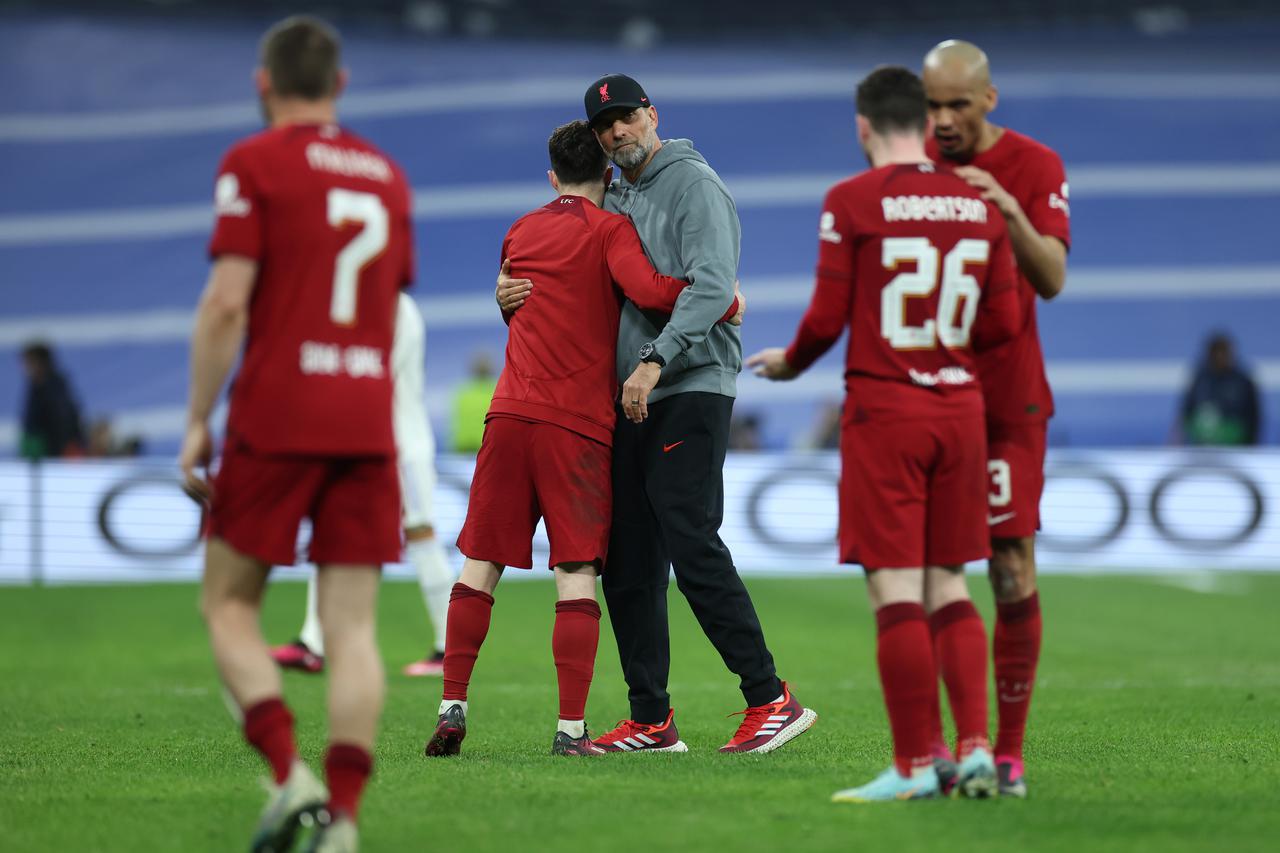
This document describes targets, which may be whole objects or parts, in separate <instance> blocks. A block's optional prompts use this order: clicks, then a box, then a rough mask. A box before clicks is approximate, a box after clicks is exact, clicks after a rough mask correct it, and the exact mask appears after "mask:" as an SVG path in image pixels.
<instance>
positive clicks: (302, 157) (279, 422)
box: [209, 125, 413, 456]
mask: <svg viewBox="0 0 1280 853" xmlns="http://www.w3.org/2000/svg"><path fill="white" fill-rule="evenodd" d="M214 197H215V205H216V214H217V222H216V224H215V226H214V232H213V239H212V240H211V241H210V243H209V254H210V255H211V256H212V257H215V258H216V257H217V256H219V255H242V256H244V257H247V258H252V259H254V260H256V261H257V262H258V264H259V266H258V280H257V283H256V284H255V286H254V291H253V300H252V302H251V304H250V307H249V329H248V337H247V339H246V342H245V350H244V355H243V358H242V360H241V365H240V371H239V373H237V375H236V377H235V380H234V382H233V384H232V390H231V413H230V416H229V419H228V422H227V434H228V437H233V438H236V439H238V440H241V441H244V442H246V443H247V444H248V445H249V446H251V447H253V448H254V449H256V450H259V451H262V452H267V453H306V454H318V455H328V456H357V455H384V454H393V453H394V452H395V442H394V440H393V438H392V428H391V369H390V363H389V359H390V353H391V339H392V332H393V330H394V327H395V315H396V299H397V294H398V293H399V290H400V288H401V287H403V286H405V285H407V284H408V283H409V282H410V281H411V280H412V278H413V235H412V226H411V223H410V218H409V217H410V199H409V187H408V184H407V183H406V181H405V179H404V175H403V173H402V172H401V171H400V169H399V167H397V166H396V165H395V164H394V163H393V162H392V161H391V159H390V158H388V157H387V156H386V155H385V154H383V153H382V152H380V151H379V150H378V149H377V148H375V147H373V146H372V145H370V144H369V143H368V142H365V141H364V140H362V139H360V138H359V137H357V136H355V135H354V134H351V133H349V132H347V131H345V130H343V129H341V128H339V127H336V126H332V125H289V126H285V127H280V128H275V129H271V130H267V131H265V132H263V133H259V134H257V135H255V136H251V137H249V138H248V139H245V140H242V141H241V142H239V143H237V144H236V145H235V146H233V147H232V148H231V150H230V151H229V152H228V153H227V155H226V157H225V158H224V159H223V161H222V166H221V168H219V170H218V179H217V184H216V187H215V192H214Z"/></svg>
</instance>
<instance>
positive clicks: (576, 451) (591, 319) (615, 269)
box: [426, 121, 738, 756]
mask: <svg viewBox="0 0 1280 853" xmlns="http://www.w3.org/2000/svg"><path fill="white" fill-rule="evenodd" d="M547 147H548V153H549V154H550V158H551V171H550V172H548V173H547V174H548V178H549V179H550V181H551V186H552V187H553V188H555V190H556V192H557V193H559V197H558V198H556V199H555V200H554V201H552V202H551V203H550V204H547V205H546V206H545V207H542V208H539V209H538V210H535V211H533V212H531V213H528V214H526V215H525V216H523V217H521V218H520V219H519V220H517V221H516V223H515V224H514V225H512V226H511V229H510V230H509V231H508V232H507V236H506V239H505V240H504V241H503V245H502V257H503V258H504V259H505V260H504V264H503V266H504V269H507V264H508V263H509V265H510V266H509V269H510V271H511V274H512V275H519V276H525V277H529V278H536V279H537V281H538V290H537V291H536V292H535V293H533V294H532V295H530V296H529V298H528V299H527V300H526V301H525V303H524V305H523V307H521V308H520V310H519V312H518V313H506V314H504V317H505V319H506V320H507V323H508V324H509V326H510V331H509V333H508V337H507V354H506V365H505V367H504V368H503V370H502V375H501V376H499V378H498V387H497V388H496V389H495V391H494V394H493V401H492V403H491V404H490V406H489V413H488V415H487V416H486V418H485V421H486V425H485V433H484V440H483V442H482V444H481V445H480V453H479V455H478V456H477V458H476V470H475V475H474V476H473V478H472V481H471V497H470V501H469V502H468V505H467V519H466V522H465V523H464V525H463V528H462V533H461V534H460V535H459V536H458V548H459V550H461V551H462V553H463V554H464V555H465V557H466V562H465V563H464V564H463V568H462V574H461V576H460V577H459V578H458V582H457V584H455V585H454V587H453V594H452V596H451V600H450V603H449V617H448V620H447V624H448V628H447V629H446V637H445V652H444V696H443V698H442V700H441V703H440V717H439V721H438V723H437V725H436V730H435V732H434V733H433V734H432V736H431V739H430V740H429V741H428V742H427V746H426V754H427V755H429V756H441V755H456V754H457V753H458V751H459V749H460V747H461V744H462V740H463V738H464V737H465V736H466V712H467V687H468V684H469V683H470V681H471V672H472V669H473V667H474V666H475V662H476V657H477V655H478V654H479V651H480V646H481V644H482V643H483V642H484V639H485V636H486V634H487V633H488V631H489V619H490V615H491V613H492V608H493V592H494V589H495V588H496V587H497V584H498V581H499V579H500V578H501V577H502V571H503V569H504V568H505V567H506V566H518V567H520V568H526V569H528V568H532V566H533V552H532V540H533V533H534V529H535V528H536V527H537V524H538V520H539V518H544V519H545V520H546V526H547V537H548V539H550V542H551V558H550V566H551V568H552V569H553V570H554V572H555V580H556V593H557V598H558V601H557V603H556V619H555V627H554V629H553V631H552V636H551V648H552V654H553V656H554V658H555V664H556V677H557V681H558V683H559V688H560V719H559V723H558V725H557V727H556V733H555V737H554V739H553V741H552V748H551V751H552V753H553V754H556V755H599V754H603V753H604V752H605V750H603V749H601V748H600V747H598V746H596V745H595V744H593V743H592V742H591V737H590V736H589V735H588V734H587V731H586V724H585V722H584V714H585V711H586V705H587V693H588V691H589V690H590V687H591V678H592V675H593V671H594V667H595V657H596V646H597V644H598V642H599V638H600V606H599V605H598V604H597V603H596V586H595V585H596V576H597V575H598V573H599V571H600V569H601V567H602V566H603V564H604V561H605V556H606V551H607V548H608V543H609V519H610V515H611V510H612V485H611V483H610V470H611V462H612V446H613V428H614V421H615V414H614V401H615V399H616V398H617V394H618V380H617V374H616V372H615V367H614V364H615V355H616V353H615V349H616V345H617V340H618V322H619V318H620V316H621V311H622V298H623V295H625V296H626V297H627V298H629V299H631V301H633V302H635V303H636V304H637V305H640V306H641V307H643V308H649V309H653V310H658V311H664V312H667V313H670V312H671V311H672V309H673V308H674V307H675V302H676V297H677V296H678V295H679V294H680V291H681V290H682V289H683V288H684V287H685V285H686V283H685V282H683V281H681V280H679V279H675V278H670V277H668V276H664V275H660V274H659V273H657V272H655V271H654V269H653V266H652V264H650V263H649V260H648V258H647V257H646V256H645V253H644V247H643V246H642V245H641V243H640V237H639V235H637V234H636V230H635V227H634V226H632V224H631V222H630V221H629V220H627V218H626V217H623V216H619V215H618V214H614V213H606V212H605V211H604V210H602V209H601V208H600V204H601V203H602V202H603V200H604V191H605V186H606V185H607V184H608V177H609V176H608V174H607V166H608V161H607V159H606V156H605V153H604V150H603V149H602V148H601V147H600V144H599V143H598V142H597V141H596V138H595V135H594V134H593V133H592V132H591V129H590V128H589V127H588V126H587V124H586V122H582V121H575V122H571V123H569V124H566V125H563V126H561V127H559V128H556V130H555V132H554V133H552V134H551V138H550V140H549V141H548V145H547ZM737 311H738V300H737V299H735V300H734V304H733V305H731V306H730V308H729V313H727V314H726V315H725V317H724V318H722V319H733V318H734V317H735V315H736V313H737Z"/></svg>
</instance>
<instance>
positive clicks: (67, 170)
mask: <svg viewBox="0 0 1280 853" xmlns="http://www.w3.org/2000/svg"><path fill="white" fill-rule="evenodd" d="M2 22H3V26H2V27H0V79H3V80H5V81H7V83H8V85H5V86H4V87H2V88H0V174H2V175H3V180H2V182H0V186H3V192H2V193H0V453H3V454H11V453H13V452H14V445H15V436H16V425H15V422H16V419H17V417H18V415H19V410H20V398H21V395H22V389H23V382H22V379H21V375H20V370H19V364H18V360H17V357H16V354H17V350H18V348H19V346H20V344H21V343H22V342H23V341H24V340H26V339H27V338H29V337H32V336H36V335H44V336H47V337H48V338H49V339H51V340H52V341H53V342H54V344H55V345H56V346H57V347H58V350H59V352H60V355H61V359H62V361H63V363H64V364H65V366H66V368H67V369H68V372H69V373H70V374H71V376H72V378H73V381H74V384H75V387H76V389H77V391H78V393H79V395H80V396H81V397H82V399H83V401H84V404H85V409H86V413H87V414H89V415H91V416H96V415H104V414H105V415H111V416H112V417H113V418H114V419H115V420H116V422H117V426H118V428H119V429H120V430H121V431H122V432H130V431H142V432H144V433H145V434H146V436H147V439H148V448H149V449H150V450H151V451H153V452H163V453H168V452H171V451H172V450H173V448H174V447H175V446H176V437H177V435H178V431H179V429H180V426H181V417H182V404H183V402H184V399H185V390H186V370H187V364H186V342H185V336H186V331H187V328H188V326H189V318H190V311H191V309H192V307H193V306H194V304H195V301H196V298H197V296H198V293H199V290H200V288H201V286H202V284H203V281H204V276H205V273H206V270H207V261H206V259H205V256H204V243H205V240H206V236H207V229H208V224H209V221H210V212H209V211H210V204H209V201H208V199H209V197H210V193H211V186H212V180H213V175H214V170H215V167H216V164H217V162H218V159H219V156H220V154H221V153H222V152H223V150H224V149H226V147H227V146H228V145H229V144H231V142H232V141H234V140H235V139H236V138H238V137H239V136H241V135H244V134H246V133H249V132H252V131H253V130H255V129H256V127H257V124H258V119H257V116H256V106H255V104H254V103H253V97H252V90H251V86H250V79H249V72H250V69H251V67H252V65H253V64H254V59H255V50H256V43H257V39H258V36H259V34H260V32H261V29H262V22H261V21H257V20H254V21H245V22H238V21H235V20H225V19H223V20H212V21H209V20H184V19H170V20H163V19H157V18H102V17H92V16H83V15H47V14H46V15H32V14H26V15H19V14H12V13H11V14H7V15H6V16H5V17H4V18H3V19H2ZM346 35H347V46H346V51H347V52H346V56H347V62H348V64H349V66H350V67H351V69H352V72H353V77H352V85H351V88H350V90H349V93H348V96H347V97H346V98H345V100H344V110H345V123H346V124H348V125H349V126H350V127H352V128H353V129H355V130H356V131H357V132H360V133H363V134H365V135H367V136H368V137H370V138H371V139H373V140H374V141H376V142H377V144H379V145H380V146H382V147H383V148H384V149H385V150H387V151H388V152H389V153H391V154H392V155H393V156H394V157H396V158H397V159H398V160H399V161H400V162H401V163H402V164H403V165H404V167H405V169H406V171H407V172H408V175H409V176H410V179H411V181H412V183H413V184H414V186H415V188H416V190H417V191H418V192H417V207H418V213H419V217H418V225H417V234H416V236H417V245H418V251H419V259H420V263H419V267H420V270H419V271H420V276H419V283H418V285H417V288H416V291H415V294H416V296H417V297H418V298H419V299H420V300H421V302H422V304H423V308H424V313H425V316H426V320H427V325H428V374H427V375H428V384H429V386H430V389H431V390H430V397H429V400H430V404H431V408H432V414H433V419H434V420H435V422H436V425H437V428H438V430H439V431H440V432H442V433H447V414H448V411H447V409H448V398H449V392H450V388H451V387H452V386H453V385H454V383H456V381H457V380H459V379H460V378H461V377H462V376H463V375H464V373H465V370H466V365H467V361H468V358H469V356H470V355H471V354H472V353H474V352H477V351H481V350H488V351H490V352H492V353H493V354H495V355H500V352H501V346H502V342H503V332H504V327H503V326H502V324H501V322H500V321H499V320H498V318H497V315H496V312H495V310H494V308H493V306H492V301H491V294H492V286H493V279H494V273H495V270H496V267H497V264H498V248H499V244H500V240H501V237H502V235H503V233H504V231H505V229H506V227H507V225H508V224H509V223H510V221H511V220H512V219H514V218H515V217H516V216H517V215H519V213H521V212H523V211H524V210H526V209H528V208H530V207H533V206H536V205H537V204H539V203H540V201H541V200H542V199H545V198H549V192H550V191H549V189H547V188H546V185H545V181H544V178H543V172H544V170H545V147H544V143H545V139H546V136H547V134H548V132H549V131H550V129H551V128H552V127H553V126H555V125H556V124H559V123H561V122H563V121H566V120H568V119H571V118H576V117H577V116H578V115H579V113H580V110H581V100H580V99H581V93H582V90H583V88H584V87H585V85H586V83H588V82H589V81H590V80H591V79H592V78H594V77H595V76H597V75H599V74H601V73H606V72H610V71H625V72H628V73H631V74H633V75H634V76H636V77H638V78H639V79H641V80H642V81H643V82H644V83H645V85H646V87H647V88H648V90H649V93H650V95H651V97H652V98H653V101H654V103H655V104H656V105H657V106H658V108H659V111H660V115H661V131H662V132H663V135H664V136H667V137H671V136H685V137H690V138H692V139H693V140H694V141H695V143H696V144H697V146H698V147H699V148H700V149H701V151H702V152H703V153H704V154H705V155H706V156H707V158H708V160H709V161H710V162H711V163H712V164H713V165H714V166H715V167H716V168H717V170H718V171H719V172H720V174H721V175H722V176H723V177H724V178H725V179H726V181H727V182H728V184H729V187H730V189H731V190H732V191H733V192H734V194H735V196H736V197H737V200H738V203H739V207H740V213H741V217H742V224H743V248H742V262H741V270H740V273H741V279H742V282H743V287H744V289H745V290H746V292H747V294H748V296H749V298H750V311H749V315H748V324H747V326H745V327H744V332H743V340H744V348H745V349H746V350H747V351H748V352H750V351H754V350H755V349H757V348H759V347H762V346H766V345H772V344H785V343H786V342H787V341H788V340H789V338H790V336H791V334H792V331H793V330H794V327H795V324H796V322H797V321H798V319H799V317H800V315H801V313H802V312H803V308H804V306H805V304H806V303H807V300H808V297H809V291H810V274H811V270H812V266H813V261H814V257H815V252H816V240H815V237H816V233H815V232H816V221H817V214H818V204H819V202H820V199H821V197H822V193H823V190H824V188H825V187H826V186H827V185H828V184H829V183H831V182H832V181H834V180H835V179H837V178H839V177H840V176H842V175H845V174H848V173H851V172H854V171H857V170H859V169H861V168H862V167H863V162H862V158H861V155H860V153H859V152H858V151H857V149H856V145H855V143H854V140H853V135H852V134H853V130H852V128H853V109H852V101H851V92H852V88H853V86H854V84H855V82H856V80H857V79H858V77H859V76H860V75H861V73H863V72H865V71H866V70H868V69H869V68H871V67H872V66H874V65H875V64H878V63H881V62H896V63H903V64H907V65H912V66H914V65H916V64H917V63H918V62H919V59H920V57H921V56H922V55H923V53H924V52H925V50H927V48H928V47H929V46H930V45H932V44H933V43H934V42H936V41H938V40H939V39H941V38H944V37H948V36H952V35H960V36H964V37H967V38H971V39H973V40H975V41H978V42H979V43H980V44H982V45H983V46H984V47H986V48H987V50H988V52H989V53H990V55H991V56H992V59H993V63H994V65H995V74H996V82H997V84H998V85H999V86H1000V88H1001V93H1002V100H1001V104H1000V107H999V109H998V112H997V113H996V114H995V115H994V116H993V120H996V121H997V122H999V123H1003V124H1007V125H1009V126H1011V127H1014V128H1017V129H1019V130H1021V131H1024V132H1026V133H1029V134H1030V135H1032V136H1034V137H1037V138H1039V139H1041V140H1043V141H1044V142H1046V143H1048V144H1049V145H1051V146H1053V147H1054V148H1056V149H1057V150H1058V151H1059V152H1060V153H1061V154H1062V156H1063V159H1064V160H1065V162H1066V164H1067V169H1068V174H1069V176H1070V178H1071V188H1072V193H1071V207H1072V218H1073V223H1074V224H1073V231H1074V237H1073V244H1074V245H1073V249H1072V253H1071V258H1070V277H1069V280H1068V284H1067V289H1066V293H1065V295H1064V296H1063V297H1062V298H1061V299H1059V300H1058V301H1055V302H1054V303H1051V304H1049V305H1042V306H1041V312H1040V318H1041V333H1042V337H1043V340H1044V347H1045V351H1046V353H1047V355H1048V358H1049V362H1050V371H1051V379H1052V381H1053V382H1054V385H1055V388H1056V392H1057V400H1058V415H1057V417H1056V419H1055V420H1054V422H1053V425H1052V430H1051V441H1052V442H1053V443H1055V444H1058V445H1073V446H1084V445H1110V446H1128V445H1151V444H1161V443H1165V442H1167V441H1168V440H1169V439H1170V433H1171V428H1172V425H1173V422H1174V416H1175V411H1176V408H1177V400H1178V396H1179V392H1180V390H1181V388H1182V386H1183V384H1184V383H1185V381H1186V378H1187V375H1188V372H1189V370H1190V368H1191V366H1192V364H1193V363H1194V361H1195V360H1196V359H1197V358H1198V356H1199V353H1200V350H1201V347H1202V341H1203V338H1204V337H1205V336H1206V335H1207V334H1208V333H1209V332H1211V331H1213V330H1217V329H1226V330H1228V331H1230V332H1231V333H1232V334H1233V335H1234V336H1235V337H1236V339H1237V341H1238V343H1239V348H1240V351H1241V353H1242V355H1243V358H1244V360H1245V362H1246V363H1247V364H1248V365H1249V366H1250V367H1251V368H1252V369H1253V371H1254V373H1255V376H1256V377H1257V378H1258V380H1259V382H1260V384H1261V385H1262V387H1263V389H1264V393H1265V411H1266V414H1267V416H1268V420H1267V423H1266V425H1265V427H1264V435H1265V437H1266V439H1267V440H1268V441H1269V442H1275V441H1276V440H1277V436H1280V429H1278V428H1277V421H1278V420H1280V417H1278V416H1280V334H1277V331H1276V330H1277V327H1278V322H1280V234H1278V233H1277V222H1280V52H1277V51H1275V50H1274V45H1275V44H1276V39H1277V36H1280V28H1277V27H1276V26H1260V27H1251V28H1243V27H1234V28H1233V27H1231V26H1226V25H1223V26H1215V27H1209V28H1199V29H1194V30H1192V31H1190V32H1182V33H1177V34H1172V35H1168V36H1166V37H1163V38H1157V37H1150V36H1142V35H1138V34H1137V33H1136V32H1135V31H1134V30H1132V29H1128V28H1123V29H1114V28H1103V27H1092V28H1075V29H1062V28H1058V29H1054V30H1052V31H1049V30H1044V31H1037V30H1034V29H1027V28H1022V29H1019V30H1017V31H1008V30H999V29H994V30H989V31H983V30H978V31H966V30H962V31H956V30H955V29H954V28H948V29H946V30H940V31H937V32H934V31H931V30H930V28H929V27H920V28H919V29H918V30H917V31H916V32H914V34H911V35H903V34H898V35H889V36H885V37H875V38H872V37H869V36H867V37H852V38H848V39H844V40H843V41H841V42H840V43H835V42H834V41H825V42H824V41H819V42H814V41H812V40H810V41H807V42H803V43H801V42H797V41H794V40H784V41H781V42H779V43H770V42H765V41H762V40H759V39H757V40H755V41H751V42H742V43H737V44H726V43H723V42H717V43H715V44H714V45H712V46H707V45H699V44H697V43H694V42H684V43H674V44H668V45H664V46H660V47H658V48H657V49H654V50H650V51H644V52H626V51H623V50H620V49H619V48H618V47H617V46H616V45H614V44H603V43H602V44H600V45H599V46H593V45H589V44H584V43H582V42H571V41H563V42H555V41H551V42H548V41H542V42H537V43H530V42H522V41H499V40H443V39H434V40H433V39H424V38H422V37H420V36H413V35H409V34H404V33H397V32H394V31H388V30H387V29H385V28H384V29H368V30H362V29H359V28H350V29H348V30H347V32H346ZM840 349H841V351H842V349H843V345H841V348H840ZM839 359H840V353H839V352H836V353H833V354H832V355H830V356H828V357H827V359H825V360H824V361H823V362H822V363H821V365H820V367H819V368H818V369H815V372H814V373H813V374H812V375H810V376H809V377H807V378H806V379H804V380H803V381H801V382H800V383H797V384H795V385H794V386H772V385H766V384H765V383H763V382H761V381H759V380H755V379H754V378H751V377H743V378H742V380H741V382H740V391H741V394H740V402H739V405H738V411H739V413H746V412H751V413H755V414H758V415H760V416H761V417H762V419H763V422H764V428H765V434H766V438H767V441H768V443H769V444H770V445H771V446H788V445H790V444H793V443H796V442H798V441H801V440H803V438H804V437H805V436H806V434H807V433H808V432H809V430H810V429H811V427H812V424H813V422H814V421H815V419H816V416H817V411H818V408H819V406H820V405H821V404H822V403H823V402H824V401H833V400H836V399H838V398H839V395H840V391H839V387H840V386H839Z"/></svg>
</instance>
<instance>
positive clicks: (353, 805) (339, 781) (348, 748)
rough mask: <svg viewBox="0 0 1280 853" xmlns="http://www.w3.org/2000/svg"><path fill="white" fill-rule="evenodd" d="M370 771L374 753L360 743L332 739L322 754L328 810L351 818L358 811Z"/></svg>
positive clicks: (371, 770) (354, 817)
mask: <svg viewBox="0 0 1280 853" xmlns="http://www.w3.org/2000/svg"><path fill="white" fill-rule="evenodd" d="M372 772H373V756H372V755H370V754H369V752H368V750H366V749H365V748H364V747H362V746H356V745H355V744H351V743H331V744H329V751H328V752H327V753H325V756H324V776H325V779H326V780H327V781H328V783H329V811H331V812H333V814H335V815H345V816H346V817H349V818H351V819H352V820H355V819H356V813H357V812H359V811H360V795H361V794H363V793H364V785H365V783H366V782H368V781H369V774H370V773H372Z"/></svg>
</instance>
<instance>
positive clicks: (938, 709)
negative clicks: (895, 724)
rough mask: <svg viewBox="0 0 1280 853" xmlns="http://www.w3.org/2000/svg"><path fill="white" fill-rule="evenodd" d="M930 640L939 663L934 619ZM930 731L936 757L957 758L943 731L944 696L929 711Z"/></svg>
mask: <svg viewBox="0 0 1280 853" xmlns="http://www.w3.org/2000/svg"><path fill="white" fill-rule="evenodd" d="M929 640H930V642H932V643H933V649H934V663H935V664H937V663H938V660H937V649H938V634H937V631H936V630H935V629H934V627H933V620H932V619H930V620H929ZM938 675H939V673H937V672H935V673H934V675H933V678H934V681H937V680H938ZM929 731H930V738H929V740H930V747H929V751H930V752H931V753H932V754H933V757H934V758H945V759H947V760H948V761H950V760H951V759H953V758H955V756H954V755H952V754H951V747H949V746H947V738H946V735H944V734H943V733H942V697H941V696H939V697H938V701H937V702H936V703H934V706H933V708H932V709H931V710H930V712H929Z"/></svg>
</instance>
